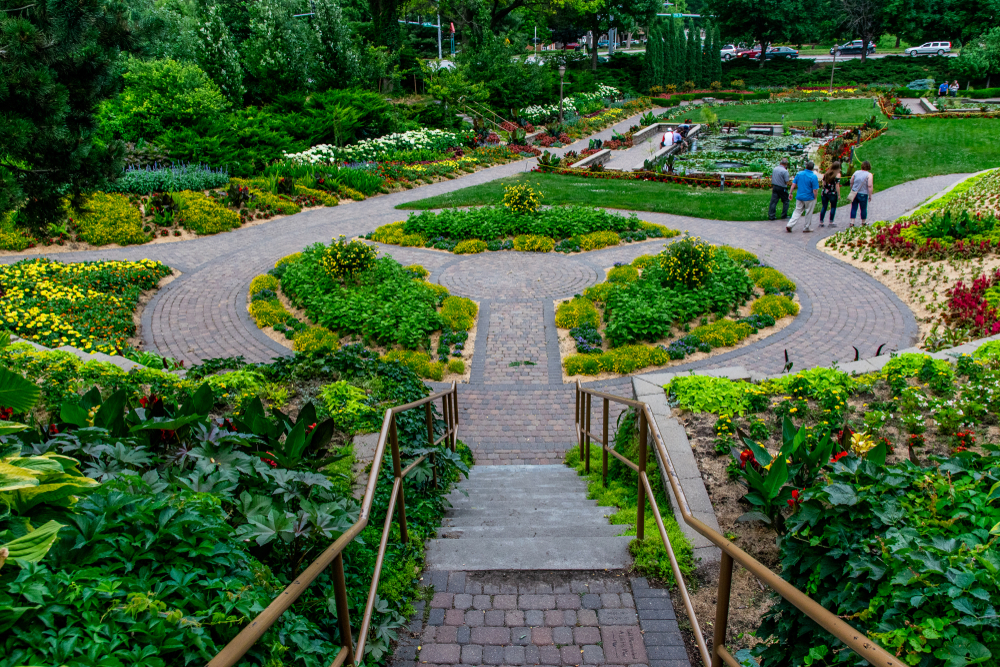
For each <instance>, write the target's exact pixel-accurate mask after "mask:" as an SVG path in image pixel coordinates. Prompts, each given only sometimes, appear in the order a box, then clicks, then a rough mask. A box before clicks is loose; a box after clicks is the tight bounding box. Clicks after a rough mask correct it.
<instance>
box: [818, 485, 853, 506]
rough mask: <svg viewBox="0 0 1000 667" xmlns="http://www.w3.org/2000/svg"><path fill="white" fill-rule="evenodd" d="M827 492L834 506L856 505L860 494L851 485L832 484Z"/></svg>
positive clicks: (827, 488)
mask: <svg viewBox="0 0 1000 667" xmlns="http://www.w3.org/2000/svg"><path fill="white" fill-rule="evenodd" d="M825 491H826V492H827V494H828V495H829V496H830V502H831V503H832V504H834V505H854V504H855V503H857V502H858V494H857V493H856V492H855V491H854V487H853V486H851V485H849V484H831V485H830V486H828V487H826V489H825Z"/></svg>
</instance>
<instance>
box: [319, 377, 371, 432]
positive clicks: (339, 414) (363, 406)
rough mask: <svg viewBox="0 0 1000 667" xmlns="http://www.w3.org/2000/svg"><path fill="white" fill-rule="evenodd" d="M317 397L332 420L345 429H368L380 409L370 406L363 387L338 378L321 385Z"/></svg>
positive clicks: (355, 430) (350, 430)
mask: <svg viewBox="0 0 1000 667" xmlns="http://www.w3.org/2000/svg"><path fill="white" fill-rule="evenodd" d="M319 398H320V400H321V401H323V406H324V407H326V409H327V411H328V412H329V413H330V417H331V418H332V419H333V420H334V422H335V423H336V424H337V426H339V427H340V428H342V429H343V430H345V431H347V432H348V433H355V432H357V431H358V430H365V431H367V430H369V429H370V427H371V425H372V424H373V423H374V422H375V420H376V419H377V418H378V416H379V414H380V411H379V410H378V409H377V408H375V407H373V406H371V405H370V403H369V399H368V394H366V393H365V390H364V389H361V388H360V387H355V386H353V385H351V384H350V383H348V382H346V381H344V380H339V381H337V382H332V383H330V384H328V385H325V386H323V388H322V389H320V390H319Z"/></svg>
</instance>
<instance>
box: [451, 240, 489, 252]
mask: <svg viewBox="0 0 1000 667" xmlns="http://www.w3.org/2000/svg"><path fill="white" fill-rule="evenodd" d="M484 250H486V241H481V240H479V239H466V240H464V241H459V242H458V243H457V244H456V245H455V249H454V250H452V252H453V253H455V254H456V255H476V254H479V253H481V252H483V251H484Z"/></svg>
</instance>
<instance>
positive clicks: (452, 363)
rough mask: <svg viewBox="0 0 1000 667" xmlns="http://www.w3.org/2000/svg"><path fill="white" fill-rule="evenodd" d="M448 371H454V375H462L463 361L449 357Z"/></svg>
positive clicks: (463, 370)
mask: <svg viewBox="0 0 1000 667" xmlns="http://www.w3.org/2000/svg"><path fill="white" fill-rule="evenodd" d="M448 371H449V372H450V373H455V374H456V375H462V374H464V373H465V362H464V361H462V360H461V359H449V360H448Z"/></svg>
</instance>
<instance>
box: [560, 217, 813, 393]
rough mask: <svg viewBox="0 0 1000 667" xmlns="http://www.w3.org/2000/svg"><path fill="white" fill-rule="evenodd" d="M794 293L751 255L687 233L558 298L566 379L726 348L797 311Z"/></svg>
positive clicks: (786, 282) (788, 283) (626, 370)
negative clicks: (603, 279) (601, 279)
mask: <svg viewBox="0 0 1000 667" xmlns="http://www.w3.org/2000/svg"><path fill="white" fill-rule="evenodd" d="M762 269H764V270H762ZM751 271H756V274H752V273H751ZM756 289H760V290H762V291H763V292H764V295H763V296H761V297H760V298H756V297H758V296H760V295H758V294H757V293H756ZM794 292H795V284H794V283H793V282H791V281H790V280H788V279H787V278H785V277H784V276H782V275H781V274H780V273H779V272H778V271H776V270H774V269H771V268H770V267H766V268H765V267H763V266H762V265H761V264H760V262H759V260H758V259H757V257H756V255H754V254H753V253H750V252H747V251H744V250H740V249H737V248H730V247H727V246H722V247H721V248H716V247H715V246H711V245H709V244H707V243H704V242H703V241H701V240H700V239H697V238H692V237H685V238H684V239H683V240H681V241H678V242H676V243H673V244H671V245H670V246H668V247H667V249H666V250H665V251H664V252H661V253H660V254H659V255H642V256H640V257H638V258H637V259H636V260H635V261H633V262H632V264H631V265H627V264H624V265H616V266H615V267H614V268H612V269H611V270H610V271H608V278H607V281H606V282H604V283H600V284H598V285H594V286H593V287H588V288H587V289H586V290H584V292H583V294H582V295H581V296H579V297H574V298H573V299H571V300H568V301H563V302H561V303H559V304H558V306H557V308H556V326H557V327H558V328H559V329H560V341H561V344H560V348H561V350H562V353H563V368H564V369H565V372H566V376H568V377H572V376H574V375H600V374H602V373H603V374H629V373H632V372H634V371H636V370H639V369H641V368H646V367H649V366H663V365H667V364H670V363H671V362H675V361H680V360H683V359H685V358H686V357H690V356H691V355H699V354H705V353H710V352H712V351H713V350H715V349H719V348H730V347H733V346H735V345H737V344H739V343H741V342H742V341H744V340H746V339H747V338H749V337H751V336H754V335H756V334H758V333H759V331H760V330H761V329H766V328H768V327H773V326H775V324H776V323H777V321H779V320H782V319H783V318H785V317H788V316H792V317H794V316H795V315H797V314H798V312H799V307H798V304H797V303H796V302H795V301H794V300H793V297H794ZM710 315H711V318H710V317H709V316H710ZM728 315H733V316H734V317H735V319H732V318H730V317H727V316H728ZM710 319H711V321H710ZM644 343H654V345H653V346H649V345H646V344H644ZM574 351H575V352H576V353H577V354H573V352H574Z"/></svg>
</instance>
